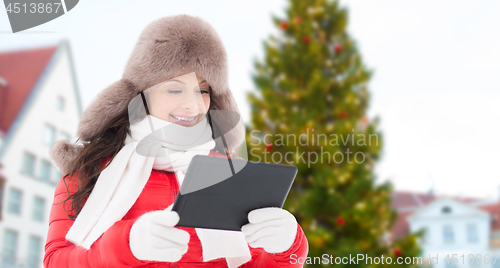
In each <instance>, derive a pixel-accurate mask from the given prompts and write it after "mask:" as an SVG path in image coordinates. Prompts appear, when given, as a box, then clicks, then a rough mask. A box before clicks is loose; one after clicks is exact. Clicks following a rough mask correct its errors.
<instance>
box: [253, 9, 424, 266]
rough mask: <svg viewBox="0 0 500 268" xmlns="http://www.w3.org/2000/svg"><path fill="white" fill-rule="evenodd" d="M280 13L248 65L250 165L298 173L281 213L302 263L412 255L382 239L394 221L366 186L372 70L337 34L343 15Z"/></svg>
mask: <svg viewBox="0 0 500 268" xmlns="http://www.w3.org/2000/svg"><path fill="white" fill-rule="evenodd" d="M285 14H286V15H285V18H279V17H277V16H274V15H273V18H272V19H273V22H274V24H275V25H276V27H277V31H278V34H277V35H271V36H270V37H269V38H268V40H265V41H264V43H263V45H264V49H265V56H264V59H263V60H255V61H254V66H255V72H254V74H253V75H252V78H253V81H254V83H255V85H256V88H257V89H256V90H255V91H254V92H250V93H248V100H249V102H250V109H251V125H250V126H247V134H248V135H247V140H246V142H247V145H248V157H249V160H252V161H260V162H271V163H280V164H292V165H295V166H297V167H298V174H297V176H296V178H295V182H294V184H293V186H292V188H291V190H290V193H289V195H288V198H287V201H286V203H285V205H284V209H287V210H288V211H290V212H291V213H293V214H294V215H295V217H296V218H297V221H298V222H299V223H300V224H301V226H302V228H303V229H304V232H305V233H306V236H307V238H308V241H309V256H312V257H314V256H316V257H320V256H322V254H325V253H326V254H331V255H333V256H336V257H349V254H352V255H356V254H363V255H365V254H366V256H369V257H372V258H373V257H381V256H382V255H383V256H384V258H386V257H392V258H393V260H396V257H403V258H404V257H412V259H413V257H415V256H419V254H420V249H419V247H418V246H417V244H416V239H417V238H418V236H419V235H420V233H419V234H417V235H415V234H412V235H408V236H406V237H403V238H400V239H398V240H396V241H390V242H389V241H388V239H387V235H388V233H389V231H390V228H391V226H392V224H393V223H394V221H395V218H396V216H397V214H396V212H395V211H393V210H391V209H390V192H391V191H392V185H391V184H390V183H384V184H379V185H377V184H375V179H376V178H375V175H374V167H375V163H376V162H377V160H378V159H379V158H380V154H381V148H382V144H383V136H382V133H381V132H380V131H379V130H378V125H379V122H380V119H379V117H378V116H377V117H375V118H374V119H372V120H370V119H369V118H368V117H367V108H368V104H369V99H370V93H369V91H368V89H367V85H368V82H369V80H370V77H371V76H372V74H373V71H371V70H369V69H367V68H366V67H365V66H363V63H362V58H361V55H360V53H359V52H358V49H357V47H356V44H355V42H354V41H353V40H352V38H350V37H349V34H348V33H347V32H346V25H347V15H348V13H347V11H346V10H345V9H343V8H340V7H339V4H338V2H337V1H326V0H315V1H301V0H291V1H290V2H289V6H288V7H287V8H286V12H285ZM311 261H312V260H311ZM384 263H385V262H384ZM337 265H340V267H342V266H349V267H375V266H377V267H385V266H387V267H390V266H391V265H390V264H381V263H380V264H378V265H375V264H373V265H366V264H365V263H364V262H361V263H359V264H358V265H353V264H337ZM403 265H405V264H403ZM314 266H321V265H320V264H318V262H316V265H313V264H311V265H307V264H306V265H305V267H314ZM406 266H411V265H407V264H406Z"/></svg>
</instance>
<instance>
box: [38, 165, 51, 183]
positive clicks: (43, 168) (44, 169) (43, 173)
mask: <svg viewBox="0 0 500 268" xmlns="http://www.w3.org/2000/svg"><path fill="white" fill-rule="evenodd" d="M51 170H52V164H51V163H50V162H49V161H47V160H42V164H41V165H40V179H41V180H42V181H47V182H50V173H51Z"/></svg>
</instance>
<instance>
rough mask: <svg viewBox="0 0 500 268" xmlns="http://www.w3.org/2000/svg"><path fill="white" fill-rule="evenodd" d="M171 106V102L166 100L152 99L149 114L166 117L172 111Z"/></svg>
mask: <svg viewBox="0 0 500 268" xmlns="http://www.w3.org/2000/svg"><path fill="white" fill-rule="evenodd" d="M172 105H173V103H172V101H171V100H170V99H168V98H152V100H151V112H152V113H153V115H154V116H157V115H168V114H169V113H170V111H171V110H172V107H173V106H172Z"/></svg>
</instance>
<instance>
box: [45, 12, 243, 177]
mask: <svg viewBox="0 0 500 268" xmlns="http://www.w3.org/2000/svg"><path fill="white" fill-rule="evenodd" d="M190 72H196V74H197V75H199V76H202V77H203V78H205V79H206V81H207V82H208V83H209V84H210V86H211V87H212V95H211V97H212V100H214V102H216V103H217V104H218V106H219V107H212V109H216V110H228V111H233V112H236V113H235V114H237V117H238V118H237V120H236V121H235V120H218V121H217V125H218V127H219V128H220V131H221V132H222V133H226V135H225V136H224V137H225V139H226V143H227V147H228V149H229V151H232V150H234V149H235V148H236V147H237V146H238V145H240V144H241V142H242V141H243V140H244V136H245V127H244V125H243V121H242V120H241V117H240V116H239V115H240V112H239V110H238V107H237V104H236V101H235V100H234V97H233V95H232V93H231V90H230V89H229V86H228V66H227V55H226V51H225V49H224V46H223V44H222V41H221V40H220V38H219V36H218V35H217V33H216V32H215V30H214V28H213V27H212V26H211V25H210V24H209V23H207V22H206V21H204V20H202V19H200V18H198V17H193V16H189V15H184V14H183V15H176V16H168V17H163V18H160V19H157V20H155V21H153V22H152V23H150V24H149V25H148V26H146V28H145V29H144V30H143V31H142V33H141V35H140V36H139V40H138V41H137V43H136V45H135V47H134V49H133V51H132V54H131V56H130V58H129V59H128V62H127V64H126V66H125V70H124V72H123V75H122V78H121V79H120V80H118V81H116V82H114V83H112V84H111V85H109V86H108V87H107V88H106V89H104V90H103V91H102V92H100V93H99V94H98V95H97V96H96V97H95V99H94V100H93V101H92V103H91V104H90V105H89V106H88V107H87V108H86V109H85V111H84V112H83V114H82V117H81V120H80V122H79V124H78V130H77V136H78V137H79V138H80V140H81V141H89V140H90V139H92V138H94V137H96V136H97V135H99V133H101V131H103V130H104V127H105V126H106V125H107V124H108V123H109V121H110V120H112V119H113V118H115V117H116V116H118V115H119V114H120V113H122V112H123V111H124V110H126V109H127V108H128V104H129V102H130V101H131V100H132V99H133V98H134V97H135V96H136V95H137V94H138V93H139V92H142V91H144V90H146V89H148V88H150V87H151V86H153V85H156V84H158V83H161V82H163V81H166V80H168V79H170V78H173V77H176V76H180V75H183V74H186V73H190ZM233 119H234V118H233ZM214 134H215V133H214ZM215 138H216V137H215ZM218 140H220V139H217V140H216V141H218ZM219 142H220V141H219ZM82 148H83V145H77V144H73V143H70V142H68V141H64V140H59V141H57V142H56V143H55V144H54V145H53V146H52V148H51V149H50V156H51V157H52V159H53V161H54V163H55V164H56V166H57V167H58V168H59V171H60V172H61V173H62V174H63V175H65V174H68V173H69V167H70V166H71V163H73V161H74V160H75V159H76V157H77V156H78V155H79V154H80V151H81V149H82Z"/></svg>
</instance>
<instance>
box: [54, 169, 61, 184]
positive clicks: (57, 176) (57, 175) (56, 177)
mask: <svg viewBox="0 0 500 268" xmlns="http://www.w3.org/2000/svg"><path fill="white" fill-rule="evenodd" d="M53 174H54V178H53V179H52V182H53V183H54V184H55V185H57V183H59V180H60V179H61V177H62V174H61V172H59V170H57V168H54V173H53Z"/></svg>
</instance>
